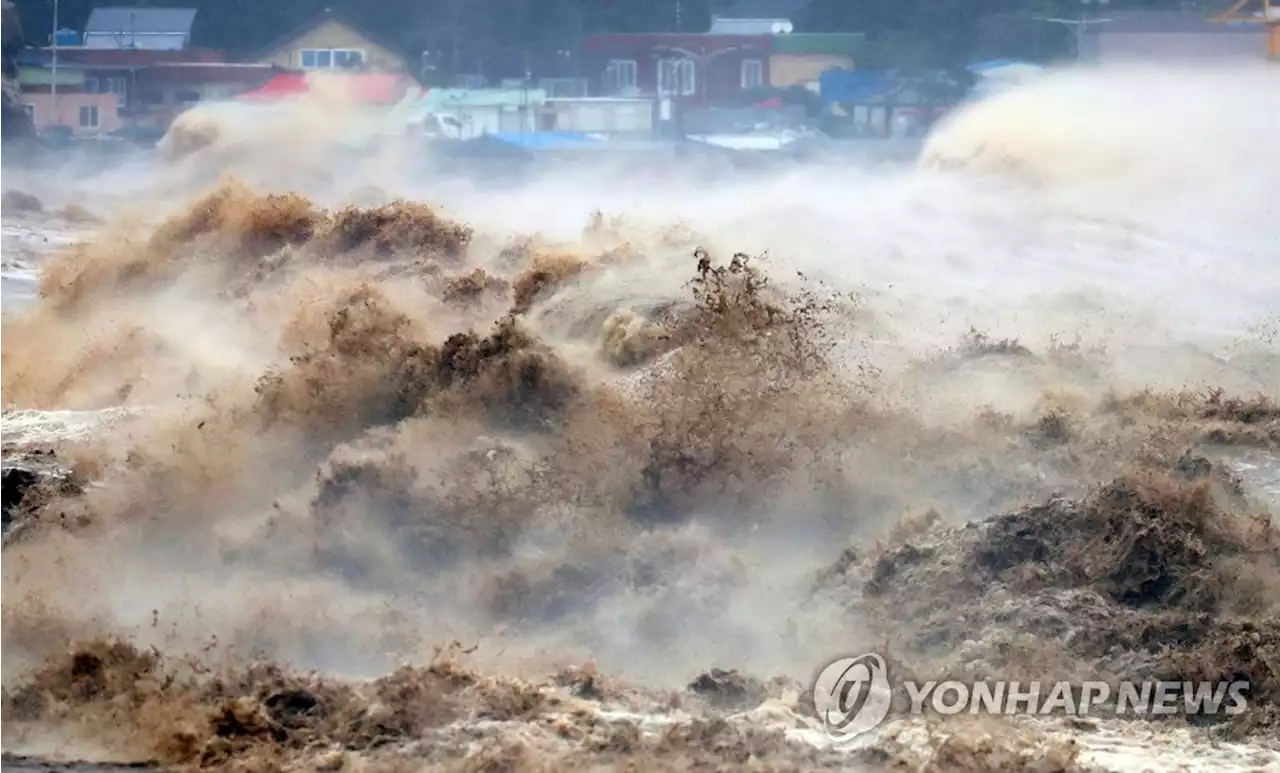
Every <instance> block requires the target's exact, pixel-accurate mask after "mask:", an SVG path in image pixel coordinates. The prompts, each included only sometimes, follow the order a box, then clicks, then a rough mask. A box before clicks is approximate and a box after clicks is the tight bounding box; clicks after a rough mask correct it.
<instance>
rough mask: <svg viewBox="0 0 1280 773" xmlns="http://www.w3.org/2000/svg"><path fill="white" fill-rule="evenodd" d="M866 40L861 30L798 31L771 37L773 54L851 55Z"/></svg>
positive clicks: (856, 51)
mask: <svg viewBox="0 0 1280 773" xmlns="http://www.w3.org/2000/svg"><path fill="white" fill-rule="evenodd" d="M866 41H867V36H866V35H864V34H862V33H861V32H799V33H793V34H790V35H778V36H777V37H775V38H774V39H773V52H774V53H775V54H832V55H835V56H852V55H854V54H856V53H858V52H859V51H860V50H861V49H862V47H863V45H864V44H865V43H866Z"/></svg>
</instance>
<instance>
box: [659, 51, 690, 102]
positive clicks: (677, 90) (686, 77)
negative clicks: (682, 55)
mask: <svg viewBox="0 0 1280 773" xmlns="http://www.w3.org/2000/svg"><path fill="white" fill-rule="evenodd" d="M697 91H698V82H697V77H696V75H695V72H694V65H693V60H692V59H662V60H659V61H658V93H660V94H679V95H681V96H688V95H690V94H694V93H697Z"/></svg>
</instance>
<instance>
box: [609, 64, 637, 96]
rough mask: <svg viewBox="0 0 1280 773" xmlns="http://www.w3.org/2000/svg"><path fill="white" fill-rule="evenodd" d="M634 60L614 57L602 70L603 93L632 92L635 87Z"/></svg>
mask: <svg viewBox="0 0 1280 773" xmlns="http://www.w3.org/2000/svg"><path fill="white" fill-rule="evenodd" d="M636 72H637V68H636V60H634V59H614V60H613V61H612V62H609V66H608V67H606V68H605V70H604V82H603V83H602V84H601V85H603V86H604V92H605V94H610V95H617V94H632V93H635V88H636Z"/></svg>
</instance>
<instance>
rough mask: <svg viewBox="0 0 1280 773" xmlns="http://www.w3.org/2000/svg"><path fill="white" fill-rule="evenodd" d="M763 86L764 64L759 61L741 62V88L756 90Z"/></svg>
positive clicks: (744, 60)
mask: <svg viewBox="0 0 1280 773" xmlns="http://www.w3.org/2000/svg"><path fill="white" fill-rule="evenodd" d="M763 85H764V62H762V61H760V60H759V59H743V60H742V88H743V90H744V91H745V90H747V89H758V88H760V87H761V86H763Z"/></svg>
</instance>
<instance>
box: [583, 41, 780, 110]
mask: <svg viewBox="0 0 1280 773" xmlns="http://www.w3.org/2000/svg"><path fill="white" fill-rule="evenodd" d="M582 49H583V51H582V59H583V63H584V66H585V67H586V68H587V69H588V71H589V72H595V73H599V75H598V79H597V80H596V83H594V84H593V86H594V87H595V88H594V89H593V91H594V92H595V93H596V94H597V95H599V96H608V97H637V96H642V95H656V96H660V97H669V98H671V99H672V100H673V101H676V102H679V103H681V104H686V105H700V106H706V105H714V104H719V103H723V102H726V101H732V100H735V99H737V98H740V97H741V95H742V93H743V92H744V91H748V90H751V89H757V88H760V87H762V86H765V85H767V84H768V83H769V54H770V52H771V51H772V38H771V36H769V35H711V34H688V33H686V34H676V33H657V34H615V35H608V34H606V35H590V36H587V37H586V38H584V39H583V42H582Z"/></svg>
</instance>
